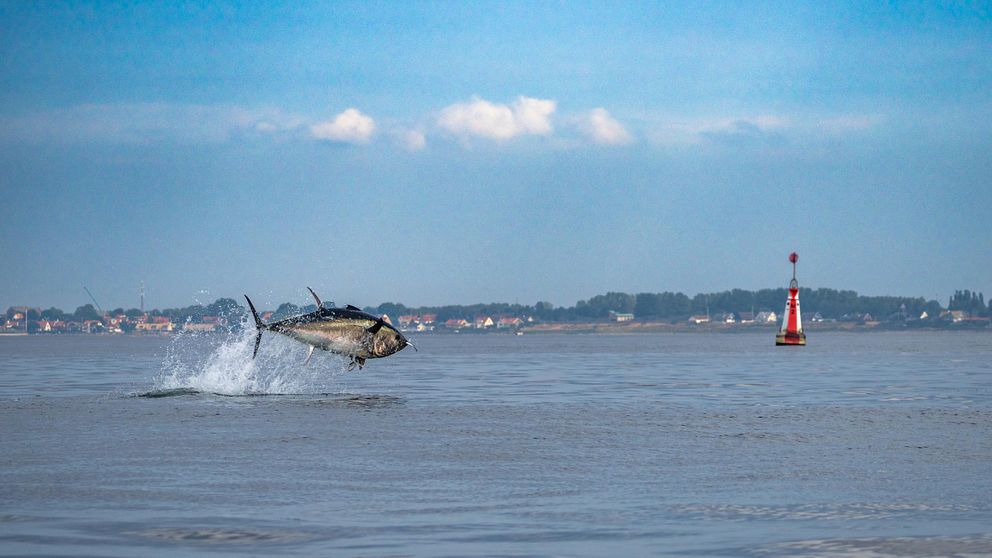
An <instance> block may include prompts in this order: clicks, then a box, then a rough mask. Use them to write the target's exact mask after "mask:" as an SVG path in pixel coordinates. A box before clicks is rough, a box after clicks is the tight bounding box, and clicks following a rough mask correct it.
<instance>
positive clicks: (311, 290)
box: [307, 287, 324, 310]
mask: <svg viewBox="0 0 992 558" xmlns="http://www.w3.org/2000/svg"><path fill="white" fill-rule="evenodd" d="M307 290H308V291H310V294H312V295H313V299H314V300H316V301H317V310H320V309H321V308H323V307H324V303H323V302H321V301H320V297H319V296H317V293H315V292H313V289H311V288H310V287H307Z"/></svg>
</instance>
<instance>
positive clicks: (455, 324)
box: [444, 318, 469, 329]
mask: <svg viewBox="0 0 992 558" xmlns="http://www.w3.org/2000/svg"><path fill="white" fill-rule="evenodd" d="M468 325H469V324H468V320H463V319H461V318H452V319H450V320H448V321H446V322H444V327H446V328H448V329H459V328H463V327H468Z"/></svg>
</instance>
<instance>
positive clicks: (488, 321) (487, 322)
mask: <svg viewBox="0 0 992 558" xmlns="http://www.w3.org/2000/svg"><path fill="white" fill-rule="evenodd" d="M472 324H473V326H474V327H475V329H489V328H491V327H493V326H494V325H496V324H495V322H493V319H492V318H490V317H489V316H476V317H475V320H473V321H472Z"/></svg>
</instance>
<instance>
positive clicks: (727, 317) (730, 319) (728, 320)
mask: <svg viewBox="0 0 992 558" xmlns="http://www.w3.org/2000/svg"><path fill="white" fill-rule="evenodd" d="M713 321H714V322H717V323H721V324H732V323H736V322H737V320H735V319H734V315H733V314H730V313H727V314H717V315H716V316H714V317H713Z"/></svg>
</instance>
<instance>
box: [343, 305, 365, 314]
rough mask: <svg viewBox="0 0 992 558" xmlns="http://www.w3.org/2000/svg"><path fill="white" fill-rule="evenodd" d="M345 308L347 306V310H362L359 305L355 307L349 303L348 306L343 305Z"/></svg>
mask: <svg viewBox="0 0 992 558" xmlns="http://www.w3.org/2000/svg"><path fill="white" fill-rule="evenodd" d="M345 308H347V309H348V310H355V311H356V312H361V311H362V309H361V308H359V307H357V306H355V305H352V304H349V305H348V306H345Z"/></svg>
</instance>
